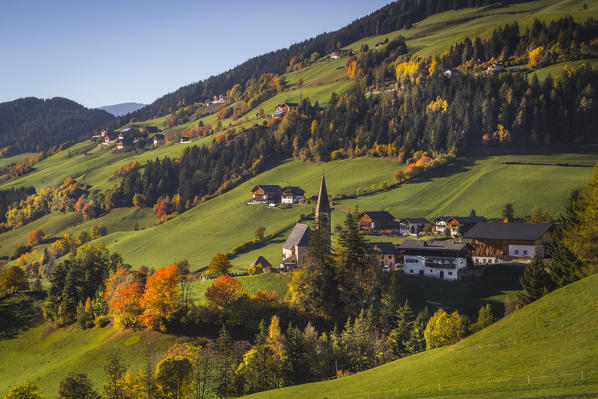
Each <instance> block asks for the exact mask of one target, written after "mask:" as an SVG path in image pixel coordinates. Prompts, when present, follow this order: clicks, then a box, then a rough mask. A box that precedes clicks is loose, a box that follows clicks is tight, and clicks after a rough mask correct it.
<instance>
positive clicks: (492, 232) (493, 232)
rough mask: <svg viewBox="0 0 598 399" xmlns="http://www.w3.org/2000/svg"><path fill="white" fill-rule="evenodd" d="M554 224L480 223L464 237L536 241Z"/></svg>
mask: <svg viewBox="0 0 598 399" xmlns="http://www.w3.org/2000/svg"><path fill="white" fill-rule="evenodd" d="M551 227H552V224H549V223H542V224H528V223H478V224H476V225H475V226H473V227H472V228H471V229H469V231H468V232H467V233H465V235H464V236H463V237H465V238H474V239H487V240H515V241H536V240H537V239H539V238H540V237H541V236H542V234H544V233H546V232H547V231H548V230H549V229H550V228H551Z"/></svg>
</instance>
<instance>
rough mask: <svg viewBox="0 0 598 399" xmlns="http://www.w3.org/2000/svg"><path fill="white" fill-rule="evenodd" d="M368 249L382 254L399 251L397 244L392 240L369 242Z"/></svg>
mask: <svg viewBox="0 0 598 399" xmlns="http://www.w3.org/2000/svg"><path fill="white" fill-rule="evenodd" d="M368 245H369V246H370V251H373V252H379V253H382V254H396V253H398V252H399V249H398V247H397V245H395V244H393V243H392V242H370V243H369V244H368Z"/></svg>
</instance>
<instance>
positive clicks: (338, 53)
mask: <svg viewBox="0 0 598 399" xmlns="http://www.w3.org/2000/svg"><path fill="white" fill-rule="evenodd" d="M351 54H352V51H351V50H345V49H336V50H332V52H331V53H330V59H331V60H337V59H339V58H341V57H346V56H349V55H351Z"/></svg>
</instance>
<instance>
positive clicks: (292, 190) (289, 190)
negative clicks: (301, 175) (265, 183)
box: [282, 186, 305, 195]
mask: <svg viewBox="0 0 598 399" xmlns="http://www.w3.org/2000/svg"><path fill="white" fill-rule="evenodd" d="M282 192H283V193H284V194H292V195H303V194H305V191H304V190H303V189H302V188H301V187H297V186H287V187H285V188H283V189H282Z"/></svg>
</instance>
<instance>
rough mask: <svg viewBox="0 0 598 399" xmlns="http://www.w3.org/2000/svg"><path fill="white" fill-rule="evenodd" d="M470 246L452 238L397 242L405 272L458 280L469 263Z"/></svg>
mask: <svg viewBox="0 0 598 399" xmlns="http://www.w3.org/2000/svg"><path fill="white" fill-rule="evenodd" d="M471 249H472V248H471V246H470V245H469V244H467V243H465V242H454V241H453V240H450V241H449V240H446V241H440V240H431V241H425V240H405V241H403V242H402V243H401V244H399V251H400V253H401V255H403V265H404V266H403V268H404V269H403V270H404V273H405V274H409V275H416V276H424V277H432V278H438V279H441V280H453V281H454V280H458V279H460V278H461V277H462V271H463V269H465V268H466V267H467V266H469V265H471V263H472V262H471Z"/></svg>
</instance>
